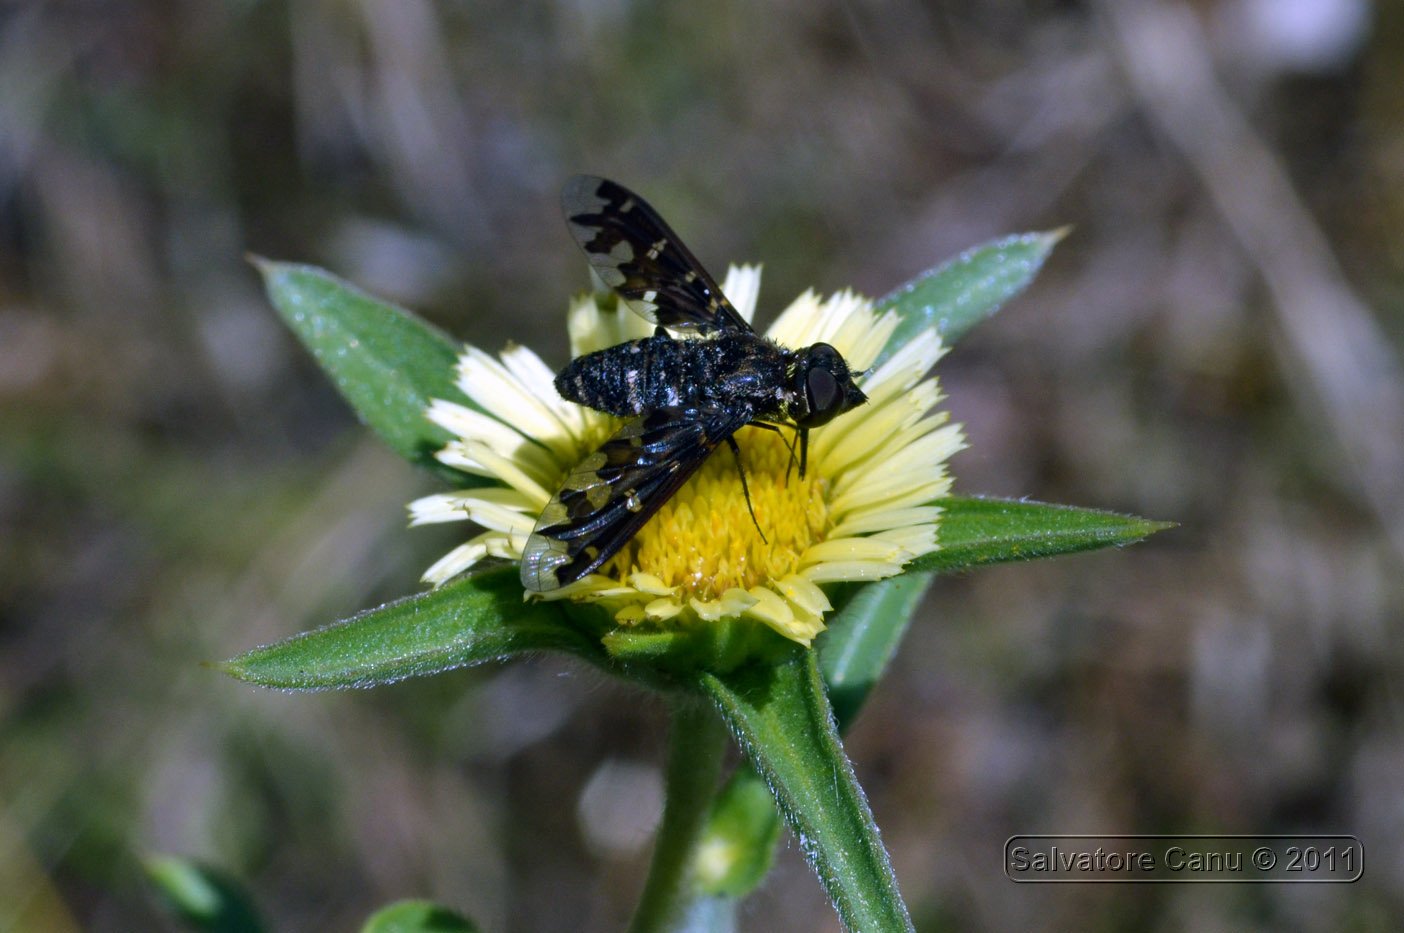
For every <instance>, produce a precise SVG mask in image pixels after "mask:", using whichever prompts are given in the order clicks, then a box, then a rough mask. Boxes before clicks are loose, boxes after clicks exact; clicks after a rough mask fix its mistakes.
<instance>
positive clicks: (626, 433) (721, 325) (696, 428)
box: [521, 175, 867, 593]
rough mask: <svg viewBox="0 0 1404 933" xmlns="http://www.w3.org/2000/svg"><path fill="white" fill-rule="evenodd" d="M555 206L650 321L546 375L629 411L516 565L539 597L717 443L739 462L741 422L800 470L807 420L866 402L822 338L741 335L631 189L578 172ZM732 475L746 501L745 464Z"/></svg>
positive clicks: (740, 324)
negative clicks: (770, 437) (793, 341)
mask: <svg viewBox="0 0 1404 933" xmlns="http://www.w3.org/2000/svg"><path fill="white" fill-rule="evenodd" d="M561 202H562V205H563V207H564V209H565V215H566V223H567V225H568V226H569V227H570V231H571V233H572V234H573V235H574V236H575V239H576V242H577V243H579V244H580V247H581V249H583V250H584V251H585V255H586V257H587V258H588V259H589V260H590V264H591V266H593V267H594V269H595V272H596V273H597V274H598V275H599V277H600V279H601V280H603V281H604V283H605V284H606V285H608V286H609V287H610V288H612V289H613V290H614V291H615V292H616V293H617V294H618V295H619V296H620V297H621V298H623V299H624V300H625V302H626V303H628V305H629V306H630V307H631V308H632V309H633V310H634V311H636V312H638V313H639V314H640V315H642V316H643V317H644V318H646V319H648V320H649V321H652V322H653V323H655V324H657V325H658V329H657V331H656V332H655V333H654V335H653V336H652V337H646V338H644V339H642V340H633V341H630V342H628V343H622V344H619V345H617V346H613V347H606V348H605V349H603V350H599V351H597V352H595V353H591V354H588V355H586V356H582V357H579V358H578V359H575V360H572V361H571V362H570V363H569V364H568V365H567V366H566V367H565V368H564V369H562V370H561V371H560V373H559V374H558V375H557V376H556V390H557V391H558V392H560V394H561V396H562V397H564V398H566V399H568V400H570V401H573V402H578V403H579V404H581V405H585V406H588V407H590V408H594V409H596V410H598V411H602V412H606V413H608V414H612V415H617V416H619V417H621V418H625V419H628V420H626V421H625V423H624V425H623V426H622V427H621V428H620V429H619V430H618V431H616V432H615V434H614V435H613V436H612V437H611V438H610V439H609V440H607V441H605V442H604V444H603V445H601V446H600V448H599V449H598V450H596V451H594V452H593V453H592V454H590V455H589V456H587V457H586V458H585V459H584V460H582V461H581V462H580V463H579V464H577V465H576V466H575V468H574V469H572V470H571V471H570V473H569V474H568V475H567V476H566V478H565V481H564V482H563V484H562V486H561V488H560V490H559V491H558V492H557V493H556V494H555V496H553V497H552V499H551V501H550V502H549V503H548V504H547V505H546V508H545V509H544V510H543V511H542V513H541V517H540V518H539V519H538V520H537V522H536V527H535V528H534V529H533V530H532V533H531V536H530V537H529V538H528V539H527V543H526V547H525V549H524V550H523V554H522V568H521V575H522V585H523V586H524V587H525V588H526V589H527V590H529V591H531V592H536V593H544V592H549V591H551V590H555V589H559V588H560V587H563V586H566V585H567V584H569V583H573V582H575V581H576V580H579V579H581V578H582V577H584V576H585V575H586V574H589V573H592V572H594V571H595V570H598V569H599V568H600V567H601V566H602V565H603V564H604V563H605V562H606V561H608V560H609V559H610V558H611V557H613V556H614V555H615V554H616V553H618V551H619V549H620V548H621V547H623V546H624V545H625V544H626V543H628V541H629V539H630V538H632V537H633V536H634V535H635V534H636V533H637V532H638V530H639V529H640V528H642V527H643V526H644V524H645V523H646V522H647V521H648V519H649V518H650V517H651V516H652V515H653V514H654V513H655V512H657V511H658V509H659V508H660V507H661V506H662V505H663V503H664V502H666V501H667V500H668V499H669V498H670V497H671V496H672V495H673V493H675V492H677V490H678V489H679V488H681V487H682V485H683V483H684V482H686V481H687V478H688V477H689V476H691V475H692V474H693V473H694V472H696V471H697V468H698V467H700V466H701V465H702V463H703V462H704V461H705V460H706V459H707V457H708V455H710V454H711V453H712V451H713V450H715V449H716V448H717V447H718V446H719V445H721V444H723V443H725V444H727V445H728V446H730V447H731V449H732V452H733V453H735V454H736V455H737V458H738V459H737V466H738V469H739V468H740V459H739V457H740V452H739V450H738V448H737V446H736V441H735V439H734V437H733V435H734V434H735V433H736V432H737V431H738V430H740V429H741V428H742V427H743V426H745V425H748V424H753V425H756V426H758V427H765V428H769V429H772V430H776V431H778V430H780V428H781V427H789V428H793V429H794V430H795V432H796V435H797V437H798V442H799V449H800V454H799V470H800V476H801V477H803V475H804V472H805V468H806V465H807V461H808V441H809V429H811V428H815V427H819V426H820V425H823V424H826V423H828V422H829V421H831V420H833V419H834V418H836V417H837V416H839V415H841V414H843V413H844V412H846V411H848V410H849V409H851V408H854V407H855V406H857V405H861V404H862V403H863V402H865V401H867V397H866V396H864V395H863V392H862V390H860V389H859V388H858V386H857V385H856V384H855V383H854V381H853V374H852V372H851V371H850V368H849V366H848V363H847V361H845V360H844V358H843V357H842V356H841V355H840V354H839V352H838V351H837V350H835V349H834V348H833V347H831V346H829V345H828V344H826V343H816V344H814V345H813V346H810V347H806V348H804V349H799V350H790V349H787V348H785V347H782V346H780V345H778V344H776V343H775V342H773V341H771V340H768V339H766V338H765V337H762V336H760V335H759V334H757V333H756V332H755V331H754V330H752V329H751V326H750V325H749V324H747V323H746V321H745V319H744V318H742V317H741V315H740V314H739V313H737V311H736V309H735V308H734V307H733V306H732V304H731V302H729V301H728V300H727V299H726V296H725V295H723V294H722V291H721V289H720V288H719V287H718V286H717V284H716V282H715V281H713V279H712V277H711V276H710V275H708V274H707V272H706V270H705V269H703V268H702V266H701V265H700V264H699V263H698V261H697V260H696V259H695V258H694V257H693V255H692V253H691V252H689V251H688V249H687V247H686V246H684V245H683V244H682V241H681V240H679V239H678V237H677V234H675V233H673V231H672V230H671V229H670V228H669V227H668V225H667V224H666V223H664V222H663V219H662V218H661V217H659V216H658V214H657V213H656V212H655V211H654V210H653V208H651V207H649V206H648V204H647V203H646V202H645V201H644V200H643V199H642V198H640V197H639V196H638V195H636V194H634V193H633V192H631V191H629V190H628V189H627V188H624V187H623V186H622V185H618V184H615V183H614V182H612V181H607V180H605V179H603V178H594V177H590V176H584V175H579V176H576V177H575V178H572V179H571V180H570V181H569V182H567V184H566V187H565V190H564V191H563V192H562V195H561ZM669 331H678V332H681V333H682V334H687V335H689V336H683V337H674V336H671V335H670V334H669ZM741 482H742V488H743V491H744V492H745V493H746V499H747V505H748V506H749V504H750V493H749V490H748V489H746V485H745V483H746V479H745V473H744V472H743V473H742V474H741ZM752 517H753V518H754V515H753V516H752ZM757 527H759V525H758V526H757Z"/></svg>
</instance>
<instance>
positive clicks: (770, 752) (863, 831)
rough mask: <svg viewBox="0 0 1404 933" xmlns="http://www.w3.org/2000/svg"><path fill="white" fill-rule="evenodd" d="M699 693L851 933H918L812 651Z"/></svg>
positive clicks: (712, 682) (711, 677)
mask: <svg viewBox="0 0 1404 933" xmlns="http://www.w3.org/2000/svg"><path fill="white" fill-rule="evenodd" d="M699 680H700V685H701V686H702V688H703V689H704V690H705V691H706V692H707V693H708V694H709V695H710V696H711V697H712V699H713V701H714V702H715V703H716V704H717V708H718V709H719V710H720V711H721V714H722V717H723V718H724V719H726V721H727V723H728V725H730V726H731V730H732V732H733V733H734V734H735V735H736V737H737V738H738V739H739V740H740V742H741V745H742V747H743V748H744V750H745V752H746V756H747V758H748V759H749V760H750V761H751V763H752V765H754V766H755V768H756V770H757V771H759V772H760V774H761V776H762V777H763V778H764V779H765V782H766V784H767V785H769V787H770V790H771V792H772V793H773V794H774V796H775V799H776V802H777V803H778V804H779V806H780V810H781V812H782V813H783V814H784V816H785V820H786V822H788V823H789V824H790V827H791V828H792V829H793V830H794V832H795V836H796V838H797V839H798V840H799V843H800V848H801V849H802V850H803V851H804V854H805V857H806V858H807V859H808V860H809V863H810V865H811V866H812V867H813V868H814V870H815V872H816V873H817V874H818V875H819V881H820V882H821V883H822V884H823V885H824V889H825V890H826V891H827V892H828V894H829V899H830V900H831V901H833V904H834V908H835V909H836V910H837V911H838V914H839V918H840V919H841V920H842V922H843V924H844V926H845V927H847V928H848V929H850V930H910V929H911V928H912V922H911V918H910V917H909V916H908V914H907V907H906V905H905V904H903V903H902V898H901V895H899V894H898V892H897V879H896V877H895V876H894V875H893V873H892V865H891V862H890V861H889V859H888V857H887V850H886V849H884V848H883V846H882V840H881V839H880V838H879V836H878V830H877V826H876V825H875V824H874V822H873V815H872V811H871V809H869V807H868V801H867V798H866V797H865V796H864V795H863V789H862V788H861V787H859V786H858V780H857V778H856V777H855V775H854V773H853V766H852V765H851V764H849V761H848V757H847V756H846V755H845V754H844V751H843V744H842V743H841V742H840V741H839V736H838V728H837V726H836V725H835V723H834V717H833V711H832V709H831V708H830V707H829V701H828V697H827V696H826V694H825V691H824V684H823V681H822V680H821V678H820V676H819V668H818V663H817V660H816V658H815V655H814V652H812V651H808V650H799V649H796V652H795V656H794V657H793V658H792V660H790V661H788V662H785V663H783V664H775V665H772V664H755V665H750V666H747V667H741V668H737V669H736V670H734V671H731V672H729V673H727V674H722V675H718V674H704V675H702V676H701V678H700V679H699Z"/></svg>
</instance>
